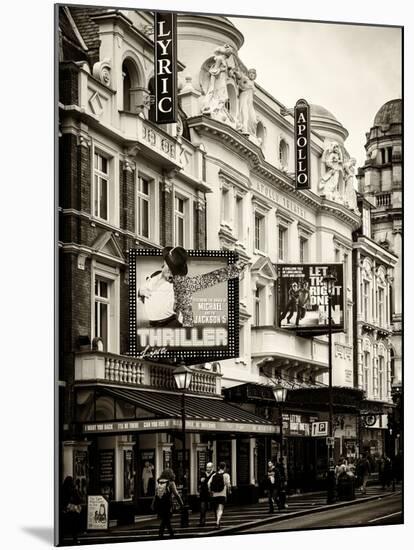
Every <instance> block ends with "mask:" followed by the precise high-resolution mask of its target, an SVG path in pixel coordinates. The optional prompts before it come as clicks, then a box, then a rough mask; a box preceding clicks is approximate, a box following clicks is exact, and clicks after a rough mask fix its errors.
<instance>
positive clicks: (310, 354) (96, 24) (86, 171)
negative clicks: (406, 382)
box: [59, 7, 392, 521]
mask: <svg viewBox="0 0 414 550" xmlns="http://www.w3.org/2000/svg"><path fill="white" fill-rule="evenodd" d="M152 33H153V28H152V15H151V14H149V13H146V12H141V11H136V10H113V9H94V10H91V9H90V8H83V7H70V8H69V7H61V8H60V19H59V45H60V48H59V217H60V221H59V223H60V225H59V255H60V285H59V288H60V327H61V333H60V344H59V345H60V362H59V380H60V385H59V388H60V389H59V392H60V395H61V399H60V407H61V411H60V412H61V417H60V422H61V434H60V438H61V441H62V453H61V464H60V467H61V468H60V469H61V476H62V479H63V478H64V477H65V476H66V475H74V472H75V473H76V472H78V473H77V474H76V476H77V479H79V484H80V486H81V487H85V491H98V492H106V494H108V496H109V497H110V500H111V502H112V508H111V514H112V516H113V517H114V518H116V519H117V521H122V520H125V518H129V519H128V520H131V518H133V516H134V514H136V513H144V512H145V511H148V505H149V502H148V496H149V495H148V486H149V485H148V484H149V483H150V484H151V483H153V481H154V478H155V476H156V474H159V473H160V471H161V470H162V468H163V467H165V466H167V465H170V466H171V465H172V466H173V467H174V468H175V469H179V468H180V463H181V462H182V461H181V462H180V449H181V442H180V440H179V438H178V437H176V433H175V432H174V430H166V429H164V428H163V426H165V425H167V424H162V423H160V422H164V421H165V420H164V416H162V415H164V414H167V412H168V413H169V414H171V415H172V417H171V418H173V420H174V419H176V417H175V416H174V415H175V414H177V415H179V407H178V405H177V399H178V398H179V394H178V392H176V391H175V388H174V380H173V377H172V368H169V367H168V366H166V365H159V364H154V363H151V362H148V361H139V360H134V359H132V358H131V357H129V356H128V355H127V351H128V288H129V279H128V269H127V251H128V249H129V248H133V247H144V248H145V247H156V248H162V247H163V246H166V245H173V246H175V245H180V246H184V247H186V248H201V249H205V248H207V249H219V248H226V249H231V250H235V251H237V252H238V253H239V255H240V256H241V257H243V258H244V259H245V260H246V261H247V262H248V264H249V265H248V268H247V269H246V270H245V272H244V276H243V278H242V280H241V289H240V356H239V357H238V358H236V359H232V360H226V361H221V362H220V364H214V365H207V366H206V365H197V366H195V367H194V382H193V385H192V387H191V388H190V392H189V400H190V401H191V400H192V401H191V403H192V405H193V406H194V410H195V411H197V410H199V408H200V407H205V404H206V403H208V404H209V406H210V412H209V414H211V418H210V417H209V419H210V422H211V425H214V429H213V428H212V429H210V430H207V429H206V430H204V431H203V430H201V431H200V430H196V429H191V422H192V421H193V419H192V418H191V415H190V416H189V418H188V422H189V425H190V429H189V431H188V434H187V437H188V439H187V441H186V448H187V449H188V452H189V456H188V458H189V460H188V463H189V472H188V474H189V480H190V487H189V489H190V494H191V495H193V496H195V495H196V493H197V477H198V471H199V469H200V468H201V467H202V466H203V464H204V463H205V460H206V459H207V457H208V458H211V459H213V460H214V461H217V460H225V461H226V462H227V464H228V468H229V471H230V473H231V476H232V479H233V483H234V485H237V487H238V489H239V492H238V493H236V495H237V497H238V498H240V499H241V500H246V499H254V498H257V495H258V491H260V483H261V480H262V479H263V477H264V474H265V467H266V466H265V465H266V462H267V459H268V458H270V457H273V456H275V455H278V454H280V434H278V411H277V409H276V407H275V403H274V400H273V397H272V395H271V387H272V385H274V384H275V383H276V382H278V381H280V382H282V383H283V384H286V385H287V387H288V388H289V390H291V393H292V395H294V393H295V391H300V392H302V393H301V396H305V397H304V401H305V402H306V401H307V403H306V405H307V406H303V404H302V402H303V399H302V397H301V398H300V400H297V401H296V402H294V401H293V402H291V403H287V404H286V408H285V411H284V414H283V431H284V433H285V435H286V438H287V444H286V447H285V457H284V458H285V460H286V462H287V465H288V471H289V478H290V480H291V482H292V487H294V488H295V489H301V490H303V489H307V488H313V487H316V486H318V483H319V484H320V483H323V480H324V476H325V473H326V445H325V442H324V441H321V440H319V441H316V440H315V439H314V438H311V437H310V426H311V422H312V421H313V420H321V419H326V418H327V409H326V393H325V394H323V392H324V391H326V385H327V381H328V380H327V371H328V349H327V338H326V337H324V336H320V337H314V338H310V337H304V336H301V335H299V334H296V333H292V332H289V333H288V332H287V331H284V330H281V329H279V328H278V326H277V296H276V292H275V283H276V266H277V264H279V263H306V262H315V263H317V262H341V263H343V265H344V278H345V305H344V307H345V330H344V333H340V334H335V335H334V336H333V342H334V350H333V358H334V363H333V380H334V385H335V386H336V390H337V392H336V395H337V396H338V403H336V407H335V438H336V454H337V455H339V454H349V453H351V454H352V453H353V454H355V447H357V444H358V438H357V430H358V419H357V417H358V414H359V409H358V406H357V405H356V404H355V403H356V401H357V395H359V394H358V390H355V388H354V364H353V358H354V330H355V325H354V308H355V300H356V296H355V294H354V293H355V289H354V287H353V282H352V281H353V271H352V254H353V248H354V244H353V234H354V233H355V231H356V230H357V228H358V227H359V226H360V224H361V216H360V212H359V210H358V208H357V203H356V197H355V191H354V174H353V170H354V165H355V162H354V161H353V159H351V158H350V157H349V154H348V152H347V150H346V138H347V136H348V132H347V130H346V129H345V128H344V127H343V125H342V124H341V123H340V122H339V121H338V120H337V119H336V118H335V116H334V115H332V114H331V113H330V112H329V111H328V110H327V109H325V108H324V107H322V106H317V105H312V106H311V116H312V119H311V122H312V139H311V142H312V143H311V154H312V158H311V170H312V172H311V173H312V181H311V188H310V190H307V191H296V190H295V187H294V179H293V175H294V164H293V162H294V157H293V155H294V134H293V117H292V110H291V109H289V108H288V107H285V106H283V105H282V104H281V103H280V102H279V101H278V100H277V99H276V98H274V97H273V96H272V95H271V94H270V93H269V92H268V91H267V90H265V89H263V88H262V87H261V86H260V85H258V84H257V82H256V79H257V78H258V79H259V80H260V75H257V74H256V71H255V70H254V69H249V68H247V67H246V66H245V65H244V64H243V61H242V60H241V58H240V57H239V54H238V51H239V49H240V47H241V45H242V44H243V40H244V39H243V36H242V34H241V33H240V32H239V31H238V30H237V28H236V27H235V26H234V25H233V24H232V23H231V22H230V21H229V20H228V19H227V18H225V17H221V16H210V15H205V16H201V15H192V14H187V15H180V16H178V68H179V76H178V82H179V84H178V92H179V116H178V120H177V123H176V124H170V125H165V126H162V127H161V126H157V125H156V124H154V123H153V122H152V120H153V107H152V104H151V94H152V91H153V36H152ZM390 257H391V256H390ZM387 258H388V256H387ZM388 259H389V258H388ZM389 261H390V262H391V259H389ZM391 263H392V262H391ZM384 388H385V385H384ZM314 390H321V392H322V394H323V396H322V400H319V401H318V400H316V401H315V399H314V398H313V397H312V396H313V395H316V394H318V395H319V394H321V392H320V391H317V392H316V393H315V392H314V393H312V392H313V391H314ZM269 391H270V394H269ZM384 391H386V390H384ZM322 394H321V395H322ZM348 394H349V395H350V396H351V397H352V399H353V400H354V401H352V399H351V398H350V399H349V400H347V397H346V396H347V395H348ZM223 395H224V396H225V398H223ZM240 395H244V396H245V398H243V399H241V400H240V399H239V398H238V396H240ZM148 396H150V401H148V399H149V398H148ZM151 400H152V401H151ZM200 400H201V401H200ZM230 401H231V402H233V404H231V403H230ZM234 403H236V404H237V405H235V404H234ZM177 407H178V409H177ZM177 410H178V412H176V411H177ZM200 410H201V409H200ZM203 414H204V413H203ZM226 414H227V416H228V417H229V418H230V420H228V422H227V423H224V422H223V417H225V415H226ZM214 415H215V416H214ZM231 418H232V420H231ZM143 419H144V420H143ZM144 421H145V422H144ZM174 421H175V420H174ZM143 423H145V426H144V424H143ZM247 426H248V427H247ZM175 431H176V430H175ZM278 436H279V438H278ZM350 449H354V450H353V451H350ZM108 472H109V473H108ZM101 474H102V475H101ZM76 476H75V477H76ZM105 476H106V477H105ZM144 478H145V479H146V482H145V483H144ZM102 479H103V481H102ZM149 480H152V481H151V482H150V481H149ZM319 486H320V485H319ZM145 499H147V500H145ZM121 509H122V510H124V512H122V513H121V511H120V510H121ZM125 510H128V512H125ZM122 518H123V519H122Z"/></svg>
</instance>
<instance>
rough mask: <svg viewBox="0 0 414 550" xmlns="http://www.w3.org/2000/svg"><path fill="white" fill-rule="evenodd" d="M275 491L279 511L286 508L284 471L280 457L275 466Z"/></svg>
mask: <svg viewBox="0 0 414 550" xmlns="http://www.w3.org/2000/svg"><path fill="white" fill-rule="evenodd" d="M276 472H277V476H276V489H277V505H278V508H279V510H283V509H285V508H287V504H286V471H285V465H284V463H283V458H282V457H280V458H279V461H278V463H277V465H276Z"/></svg>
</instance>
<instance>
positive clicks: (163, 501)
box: [153, 468, 183, 537]
mask: <svg viewBox="0 0 414 550" xmlns="http://www.w3.org/2000/svg"><path fill="white" fill-rule="evenodd" d="M173 495H174V496H175V498H176V499H177V500H178V502H179V504H180V506H183V501H182V499H181V497H180V495H179V493H178V491H177V487H176V485H175V474H174V472H173V471H172V470H171V468H167V469H165V470H164V471H163V472H162V474H161V475H160V477H159V478H158V479H157V485H156V487H155V496H154V500H153V509H154V512H156V513H157V515H158V517H159V519H160V520H161V521H160V527H159V533H158V535H159V537H163V536H164V530H165V528H167V529H168V532H169V533H170V536H171V537H173V536H174V531H173V528H172V526H171V516H172V497H173Z"/></svg>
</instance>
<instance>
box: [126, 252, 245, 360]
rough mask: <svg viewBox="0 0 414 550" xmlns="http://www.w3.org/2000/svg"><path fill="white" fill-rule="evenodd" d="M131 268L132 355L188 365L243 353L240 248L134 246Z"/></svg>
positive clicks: (130, 253) (130, 261) (130, 256)
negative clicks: (233, 249) (239, 309)
mask: <svg viewBox="0 0 414 550" xmlns="http://www.w3.org/2000/svg"><path fill="white" fill-rule="evenodd" d="M129 268H130V354H131V355H133V356H134V357H140V358H148V359H160V360H163V361H166V360H173V361H177V360H179V361H183V362H185V363H187V364H194V363H196V362H197V361H199V362H205V361H212V360H220V359H228V358H232V357H237V356H238V354H239V335H238V332H239V331H238V325H239V323H238V289H239V286H238V283H239V276H240V273H241V271H242V267H241V266H240V264H239V263H238V262H237V254H236V253H234V252H232V251H228V250H185V249H184V248H182V247H166V248H164V249H163V250H159V249H131V250H130V251H129Z"/></svg>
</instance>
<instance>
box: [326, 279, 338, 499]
mask: <svg viewBox="0 0 414 550" xmlns="http://www.w3.org/2000/svg"><path fill="white" fill-rule="evenodd" d="M323 282H324V283H325V287H326V294H327V296H328V373H329V393H328V399H329V440H328V477H327V482H328V491H327V504H333V503H334V502H335V500H336V499H335V462H334V456H333V450H334V446H333V402H332V401H333V400H332V296H333V293H334V290H335V283H336V277H335V275H334V274H333V273H331V272H329V271H328V272H327V274H326V276H325V277H323Z"/></svg>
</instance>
